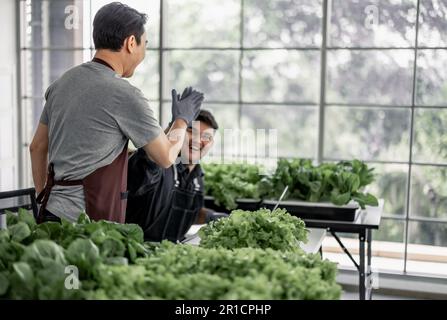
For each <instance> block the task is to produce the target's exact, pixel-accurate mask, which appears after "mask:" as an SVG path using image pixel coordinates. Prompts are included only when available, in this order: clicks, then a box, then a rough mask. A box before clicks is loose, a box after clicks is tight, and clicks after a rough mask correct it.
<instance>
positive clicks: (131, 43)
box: [124, 35, 137, 53]
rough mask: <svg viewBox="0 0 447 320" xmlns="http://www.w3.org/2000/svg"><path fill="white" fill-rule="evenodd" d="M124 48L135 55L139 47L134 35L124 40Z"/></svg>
mask: <svg viewBox="0 0 447 320" xmlns="http://www.w3.org/2000/svg"><path fill="white" fill-rule="evenodd" d="M124 47H125V48H126V50H127V51H128V52H129V53H134V51H135V49H136V47H137V39H136V38H135V36H134V35H131V36H129V37H127V38H126V39H125V40H124Z"/></svg>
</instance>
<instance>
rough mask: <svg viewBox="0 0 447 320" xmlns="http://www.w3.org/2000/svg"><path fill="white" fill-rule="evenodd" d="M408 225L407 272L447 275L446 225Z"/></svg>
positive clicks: (427, 223) (425, 223)
mask: <svg viewBox="0 0 447 320" xmlns="http://www.w3.org/2000/svg"><path fill="white" fill-rule="evenodd" d="M409 223H410V224H409V244H408V254H407V257H408V261H407V271H408V272H415V273H423V274H427V273H429V274H435V275H444V276H445V275H447V248H445V247H446V246H447V224H444V223H431V222H409Z"/></svg>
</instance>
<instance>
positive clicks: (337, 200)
mask: <svg viewBox="0 0 447 320" xmlns="http://www.w3.org/2000/svg"><path fill="white" fill-rule="evenodd" d="M350 199H351V193H350V192H346V193H342V194H338V195H336V194H334V195H333V196H332V197H331V201H332V203H334V204H335V205H337V206H342V205H345V204H347V203H348V202H349V200H350Z"/></svg>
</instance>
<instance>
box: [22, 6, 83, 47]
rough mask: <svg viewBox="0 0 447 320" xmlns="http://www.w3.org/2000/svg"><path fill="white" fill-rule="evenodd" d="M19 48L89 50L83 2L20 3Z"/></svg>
mask: <svg viewBox="0 0 447 320" xmlns="http://www.w3.org/2000/svg"><path fill="white" fill-rule="evenodd" d="M23 3H24V4H23V5H22V10H23V11H22V12H23V13H24V15H25V17H26V23H25V24H23V26H24V29H23V32H22V46H25V47H38V48H41V47H64V48H73V47H76V48H82V47H87V48H88V47H89V46H90V44H89V40H88V39H89V38H90V32H91V31H90V18H89V16H88V12H89V2H88V1H87V0H59V1H46V0H45V1H43V0H33V1H30V2H29V3H25V1H23Z"/></svg>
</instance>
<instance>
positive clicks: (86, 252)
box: [66, 239, 101, 277]
mask: <svg viewBox="0 0 447 320" xmlns="http://www.w3.org/2000/svg"><path fill="white" fill-rule="evenodd" d="M66 257H67V260H68V262H69V263H71V264H73V265H75V266H77V267H78V268H79V274H80V276H81V277H88V276H89V275H91V274H92V271H93V270H92V269H93V267H94V266H95V265H96V264H98V263H100V262H101V256H100V254H99V249H98V247H97V246H96V245H95V244H94V243H93V242H92V241H91V240H90V239H76V240H75V241H74V242H73V243H72V244H70V245H69V246H68V248H67V250H66Z"/></svg>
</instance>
